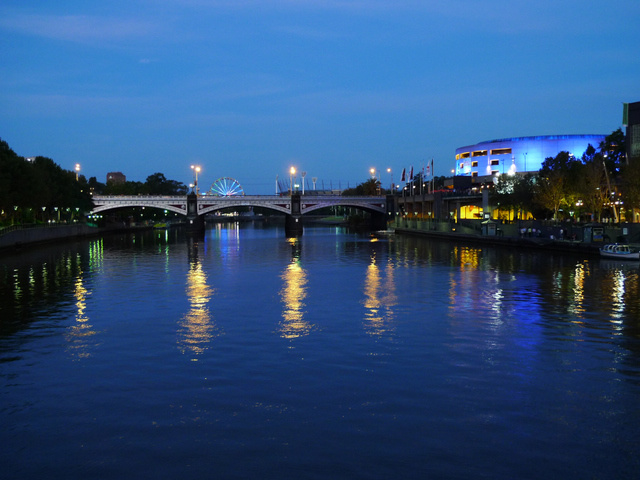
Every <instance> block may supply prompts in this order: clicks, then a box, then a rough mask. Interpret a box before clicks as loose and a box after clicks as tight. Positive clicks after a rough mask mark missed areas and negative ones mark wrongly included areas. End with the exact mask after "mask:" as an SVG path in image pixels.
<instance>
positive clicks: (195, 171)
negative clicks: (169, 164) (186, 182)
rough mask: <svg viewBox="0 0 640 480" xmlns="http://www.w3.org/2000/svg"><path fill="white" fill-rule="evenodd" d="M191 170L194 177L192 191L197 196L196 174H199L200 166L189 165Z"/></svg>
mask: <svg viewBox="0 0 640 480" xmlns="http://www.w3.org/2000/svg"><path fill="white" fill-rule="evenodd" d="M191 170H193V174H194V175H195V182H194V183H193V189H194V190H195V192H196V195H198V173H200V170H201V169H200V166H199V165H191Z"/></svg>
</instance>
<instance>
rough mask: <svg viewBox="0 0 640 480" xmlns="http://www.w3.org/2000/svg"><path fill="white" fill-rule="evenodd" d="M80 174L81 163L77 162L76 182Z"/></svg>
mask: <svg viewBox="0 0 640 480" xmlns="http://www.w3.org/2000/svg"><path fill="white" fill-rule="evenodd" d="M79 174H80V164H79V163H76V182H77V181H78V175H79Z"/></svg>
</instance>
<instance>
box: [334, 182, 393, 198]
mask: <svg viewBox="0 0 640 480" xmlns="http://www.w3.org/2000/svg"><path fill="white" fill-rule="evenodd" d="M384 193H386V191H385V190H384V189H381V188H380V182H379V181H378V180H377V179H375V178H370V179H369V180H367V181H366V182H363V183H361V184H360V185H358V186H356V187H355V188H348V189H346V190H343V191H342V195H344V196H360V195H378V194H384Z"/></svg>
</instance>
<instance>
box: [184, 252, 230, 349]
mask: <svg viewBox="0 0 640 480" xmlns="http://www.w3.org/2000/svg"><path fill="white" fill-rule="evenodd" d="M213 292H214V290H213V289H212V288H211V287H209V285H208V284H207V275H206V273H205V272H204V271H203V270H202V265H200V263H198V262H197V260H196V259H193V260H192V261H191V263H190V268H189V272H188V273H187V298H188V299H189V304H190V307H191V308H190V310H189V311H188V312H187V313H186V314H185V316H184V317H183V318H182V321H181V322H180V329H179V330H178V348H180V351H181V352H182V353H184V354H186V353H191V354H194V355H196V356H197V355H201V354H202V353H203V352H204V351H205V350H206V349H207V348H208V345H209V343H210V342H211V339H213V338H214V337H217V336H219V335H220V332H219V331H218V330H217V328H216V326H215V325H214V324H213V322H212V320H211V314H210V313H209V307H208V304H209V300H210V299H211V296H212V294H213ZM192 360H193V361H197V358H195V357H194V358H192Z"/></svg>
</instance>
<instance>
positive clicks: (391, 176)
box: [387, 168, 393, 193]
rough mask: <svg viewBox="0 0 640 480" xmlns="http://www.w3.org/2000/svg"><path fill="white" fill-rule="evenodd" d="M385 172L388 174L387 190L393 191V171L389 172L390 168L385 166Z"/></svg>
mask: <svg viewBox="0 0 640 480" xmlns="http://www.w3.org/2000/svg"><path fill="white" fill-rule="evenodd" d="M387 173H388V174H389V191H390V192H391V193H393V173H391V168H387Z"/></svg>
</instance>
